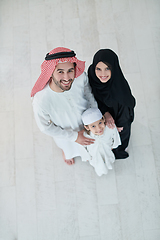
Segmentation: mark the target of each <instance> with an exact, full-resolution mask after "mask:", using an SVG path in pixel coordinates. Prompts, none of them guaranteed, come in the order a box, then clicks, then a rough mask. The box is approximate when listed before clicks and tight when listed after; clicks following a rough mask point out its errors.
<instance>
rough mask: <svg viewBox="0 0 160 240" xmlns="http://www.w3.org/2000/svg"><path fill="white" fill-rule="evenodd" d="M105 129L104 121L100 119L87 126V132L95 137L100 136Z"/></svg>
mask: <svg viewBox="0 0 160 240" xmlns="http://www.w3.org/2000/svg"><path fill="white" fill-rule="evenodd" d="M104 129H105V121H104V119H103V118H102V119H100V120H98V121H96V122H94V123H91V124H89V125H88V130H90V131H91V132H92V133H93V134H95V135H102V134H103V133H104Z"/></svg>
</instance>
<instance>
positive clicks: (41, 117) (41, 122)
mask: <svg viewBox="0 0 160 240" xmlns="http://www.w3.org/2000/svg"><path fill="white" fill-rule="evenodd" d="M33 112H34V116H35V120H36V123H37V126H38V128H39V129H40V131H41V132H43V133H45V134H47V135H49V136H51V137H58V138H63V139H68V140H70V141H73V142H74V141H76V139H77V137H78V132H76V131H73V130H72V129H68V130H66V129H63V128H61V127H59V126H56V125H55V124H54V123H53V122H52V121H51V119H50V116H49V115H48V114H47V113H45V112H44V111H43V110H42V109H41V108H40V107H39V106H38V105H37V104H36V103H34V104H33Z"/></svg>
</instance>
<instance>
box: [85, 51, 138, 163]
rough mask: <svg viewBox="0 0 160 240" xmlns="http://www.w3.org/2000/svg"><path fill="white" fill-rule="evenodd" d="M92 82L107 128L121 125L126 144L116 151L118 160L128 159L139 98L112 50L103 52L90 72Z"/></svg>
mask: <svg viewBox="0 0 160 240" xmlns="http://www.w3.org/2000/svg"><path fill="white" fill-rule="evenodd" d="M88 77H89V83H90V86H91V88H92V92H93V94H94V97H95V99H96V100H97V102H98V107H99V109H100V110H101V112H102V114H104V116H105V119H106V125H108V127H110V128H114V125H116V126H117V128H118V131H119V133H120V138H121V142H122V144H121V145H120V146H118V147H117V148H116V149H114V150H113V152H114V154H115V158H116V159H122V158H127V157H128V156H129V154H128V153H127V152H126V148H127V146H128V143H129V138H130V132H131V123H132V122H133V119H134V107H135V98H134V97H133V96H132V93H131V90H130V87H129V85H128V82H127V81H126V79H125V78H124V75H123V73H122V70H121V68H120V65H119V60H118V56H117V55H116V54H115V53H114V52H113V51H112V50H110V49H101V50H99V51H98V52H97V53H96V54H95V55H94V58H93V63H92V64H91V65H90V67H89V69H88Z"/></svg>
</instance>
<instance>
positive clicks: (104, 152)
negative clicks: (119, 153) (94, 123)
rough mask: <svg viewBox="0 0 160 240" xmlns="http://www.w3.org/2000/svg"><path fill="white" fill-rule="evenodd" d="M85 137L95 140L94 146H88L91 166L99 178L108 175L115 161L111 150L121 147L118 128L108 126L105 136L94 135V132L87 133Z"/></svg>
mask: <svg viewBox="0 0 160 240" xmlns="http://www.w3.org/2000/svg"><path fill="white" fill-rule="evenodd" d="M84 135H85V137H90V138H93V139H95V142H94V143H93V144H91V145H87V146H86V148H87V150H88V152H89V154H90V156H91V158H90V160H89V162H90V164H91V165H92V166H93V167H94V169H95V172H96V173H97V175H98V176H101V175H102V174H107V172H108V169H112V163H114V161H115V156H114V154H113V152H112V150H111V149H112V148H117V147H118V146H119V145H121V140H120V136H119V133H118V130H117V128H116V127H115V128H114V129H111V128H109V127H107V126H106V127H105V130H104V133H103V135H94V134H93V133H92V132H90V134H89V135H88V134H87V133H86V132H85V133H84Z"/></svg>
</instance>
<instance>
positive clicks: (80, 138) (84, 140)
mask: <svg viewBox="0 0 160 240" xmlns="http://www.w3.org/2000/svg"><path fill="white" fill-rule="evenodd" d="M83 133H84V130H81V131H79V132H78V137H77V140H76V142H77V143H79V144H81V145H90V144H92V143H94V141H95V140H94V139H92V138H87V137H85V136H84V135H83Z"/></svg>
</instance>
